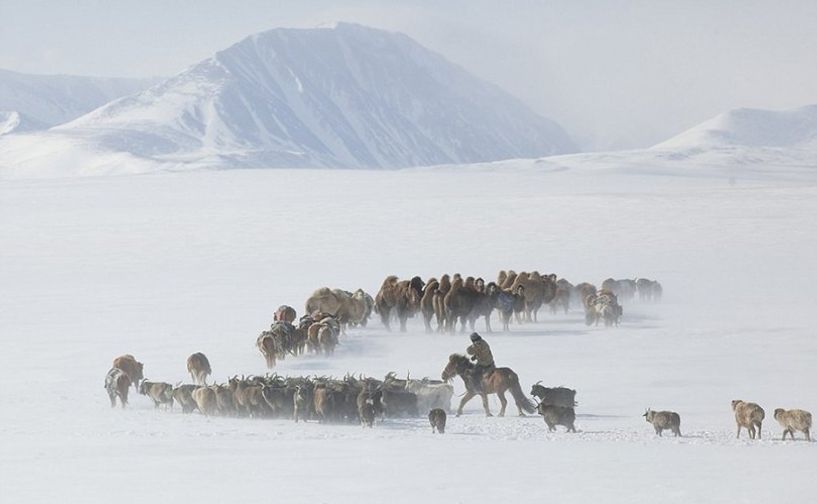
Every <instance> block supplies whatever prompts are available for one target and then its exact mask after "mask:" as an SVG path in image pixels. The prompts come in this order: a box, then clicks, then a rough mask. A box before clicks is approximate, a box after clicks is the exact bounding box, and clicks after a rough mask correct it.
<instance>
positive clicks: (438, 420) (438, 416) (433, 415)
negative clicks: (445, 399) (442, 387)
mask: <svg viewBox="0 0 817 504" xmlns="http://www.w3.org/2000/svg"><path fill="white" fill-rule="evenodd" d="M445 420H446V415H445V411H443V410H442V409H440V408H434V409H433V410H431V411H429V412H428V421H429V423H431V432H432V433H435V432H439V433H440V434H445Z"/></svg>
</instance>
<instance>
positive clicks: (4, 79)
mask: <svg viewBox="0 0 817 504" xmlns="http://www.w3.org/2000/svg"><path fill="white" fill-rule="evenodd" d="M155 82H156V79H125V78H104V77H84V76H76V75H31V74H24V73H19V72H12V71H10V70H0V135H3V134H8V133H12V132H15V133H19V132H23V131H36V130H43V129H47V128H50V127H52V126H56V125H58V124H63V123H65V122H68V121H71V120H73V119H76V118H77V117H79V116H81V115H83V114H86V113H88V112H90V111H92V110H93V109H95V108H97V107H100V106H102V105H104V104H106V103H108V102H110V101H111V100H114V99H116V98H120V97H122V96H125V95H129V94H133V93H137V92H139V91H142V90H144V89H146V88H147V87H149V86H150V85H151V84H154V83H155Z"/></svg>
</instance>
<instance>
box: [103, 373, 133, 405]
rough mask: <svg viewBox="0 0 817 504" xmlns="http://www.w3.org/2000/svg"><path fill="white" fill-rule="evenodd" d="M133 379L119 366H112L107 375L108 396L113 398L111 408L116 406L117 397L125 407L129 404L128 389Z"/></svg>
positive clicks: (106, 388)
mask: <svg viewBox="0 0 817 504" xmlns="http://www.w3.org/2000/svg"><path fill="white" fill-rule="evenodd" d="M130 385H131V381H130V378H129V377H128V374H127V373H125V372H124V371H122V370H121V369H119V368H116V367H115V368H111V369H110V370H109V371H108V374H106V375H105V390H106V391H107V392H108V398H109V399H110V400H111V408H115V407H116V398H117V397H118V398H119V402H120V403H121V404H122V407H123V408H124V407H125V405H126V404H128V389H129V388H130Z"/></svg>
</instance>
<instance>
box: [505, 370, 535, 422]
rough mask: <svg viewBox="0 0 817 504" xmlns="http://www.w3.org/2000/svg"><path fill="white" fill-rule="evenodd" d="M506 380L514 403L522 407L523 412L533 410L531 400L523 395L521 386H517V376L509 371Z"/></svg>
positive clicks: (531, 411)
mask: <svg viewBox="0 0 817 504" xmlns="http://www.w3.org/2000/svg"><path fill="white" fill-rule="evenodd" d="M508 381H509V382H510V386H509V387H508V388H509V389H510V391H511V395H512V396H513V400H514V401H515V402H516V405H517V406H518V407H519V408H522V410H523V411H524V412H525V413H533V412H535V411H536V408H535V407H534V406H533V401H531V400H530V399H528V398H527V397H526V396H525V393H524V392H522V387H520V386H519V376H518V375H517V374H516V373H514V372H513V371H511V372H510V374H509V375H508Z"/></svg>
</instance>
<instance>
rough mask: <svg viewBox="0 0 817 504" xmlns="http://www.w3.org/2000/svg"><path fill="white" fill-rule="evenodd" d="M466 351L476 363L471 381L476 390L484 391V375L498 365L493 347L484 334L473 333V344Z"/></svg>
mask: <svg viewBox="0 0 817 504" xmlns="http://www.w3.org/2000/svg"><path fill="white" fill-rule="evenodd" d="M465 353H467V354H468V355H470V356H471V360H472V361H474V362H475V363H476V367H475V368H474V372H473V374H472V375H471V383H472V385H473V387H474V389H475V390H477V391H479V392H482V377H483V376H485V375H487V374H490V373H491V371H493V370H494V368H495V367H496V366H495V365H494V355H493V354H492V353H491V347H490V346H489V345H488V342H487V341H485V340H484V339H482V336H480V335H479V334H477V333H471V346H469V347H468V348H466V349H465Z"/></svg>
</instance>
